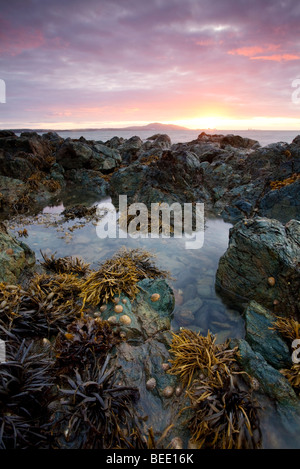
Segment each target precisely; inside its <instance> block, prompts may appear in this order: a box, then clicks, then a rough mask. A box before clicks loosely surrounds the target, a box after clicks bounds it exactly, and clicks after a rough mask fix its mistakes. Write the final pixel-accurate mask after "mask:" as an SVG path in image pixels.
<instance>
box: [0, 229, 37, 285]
mask: <svg viewBox="0 0 300 469" xmlns="http://www.w3.org/2000/svg"><path fill="white" fill-rule="evenodd" d="M34 265H35V255H34V253H33V251H31V249H29V247H28V246H27V245H26V244H24V243H22V242H21V241H17V240H16V239H15V238H14V237H13V236H11V235H9V234H8V232H7V230H6V228H5V226H4V225H3V224H0V282H7V283H10V284H15V283H17V282H18V280H19V278H20V276H21V274H22V273H23V272H24V270H26V269H30V268H32V267H33V266H34Z"/></svg>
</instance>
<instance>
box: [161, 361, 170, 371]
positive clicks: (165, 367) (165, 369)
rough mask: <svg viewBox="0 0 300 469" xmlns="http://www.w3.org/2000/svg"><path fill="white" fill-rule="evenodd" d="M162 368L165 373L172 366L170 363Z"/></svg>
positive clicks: (163, 364) (164, 364) (162, 365)
mask: <svg viewBox="0 0 300 469" xmlns="http://www.w3.org/2000/svg"><path fill="white" fill-rule="evenodd" d="M161 367H162V369H163V370H164V371H167V370H169V369H170V368H171V365H170V364H169V363H162V364H161Z"/></svg>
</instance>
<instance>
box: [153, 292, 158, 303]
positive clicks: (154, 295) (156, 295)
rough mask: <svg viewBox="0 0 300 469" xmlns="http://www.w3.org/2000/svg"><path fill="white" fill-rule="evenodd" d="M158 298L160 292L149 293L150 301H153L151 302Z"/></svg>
mask: <svg viewBox="0 0 300 469" xmlns="http://www.w3.org/2000/svg"><path fill="white" fill-rule="evenodd" d="M159 299H160V294H159V293H153V295H151V301H153V303H154V302H155V301H158V300H159Z"/></svg>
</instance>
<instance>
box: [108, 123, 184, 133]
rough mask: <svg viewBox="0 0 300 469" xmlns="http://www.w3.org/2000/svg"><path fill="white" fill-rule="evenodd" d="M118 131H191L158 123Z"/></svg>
mask: <svg viewBox="0 0 300 469" xmlns="http://www.w3.org/2000/svg"><path fill="white" fill-rule="evenodd" d="M106 130H108V129H106ZM114 130H115V129H114ZM118 130H151V131H152V130H153V131H155V132H157V131H161V130H191V129H188V128H187V127H182V126H180V125H174V124H161V123H160V122H153V123H151V124H147V125H135V126H130V127H125V128H123V129H118Z"/></svg>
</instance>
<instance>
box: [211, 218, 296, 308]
mask: <svg viewBox="0 0 300 469" xmlns="http://www.w3.org/2000/svg"><path fill="white" fill-rule="evenodd" d="M299 240H300V222H299V221H296V220H291V221H290V222H289V223H287V224H286V226H283V225H282V224H281V223H280V222H279V221H277V220H270V219H267V218H261V217H258V218H255V219H251V220H244V221H241V222H238V223H237V224H236V225H235V226H234V227H233V228H232V229H231V230H230V236H229V246H228V249H227V251H226V253H225V254H224V255H223V256H222V257H221V259H220V262H219V266H218V270H217V274H216V285H217V287H218V288H219V289H221V290H222V289H223V290H226V291H228V292H231V293H233V294H234V295H236V296H238V297H240V298H241V299H248V300H256V301H257V302H258V303H260V304H261V305H263V306H264V307H266V308H268V309H270V310H271V311H273V310H274V300H277V302H278V310H280V311H281V314H283V315H286V316H288V315H290V314H293V313H294V314H298V315H300V310H299V307H300V306H299V305H300V301H299V292H300V268H299V245H300V243H299ZM269 277H273V278H274V279H275V285H274V286H270V285H269V284H268V278H269Z"/></svg>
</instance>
